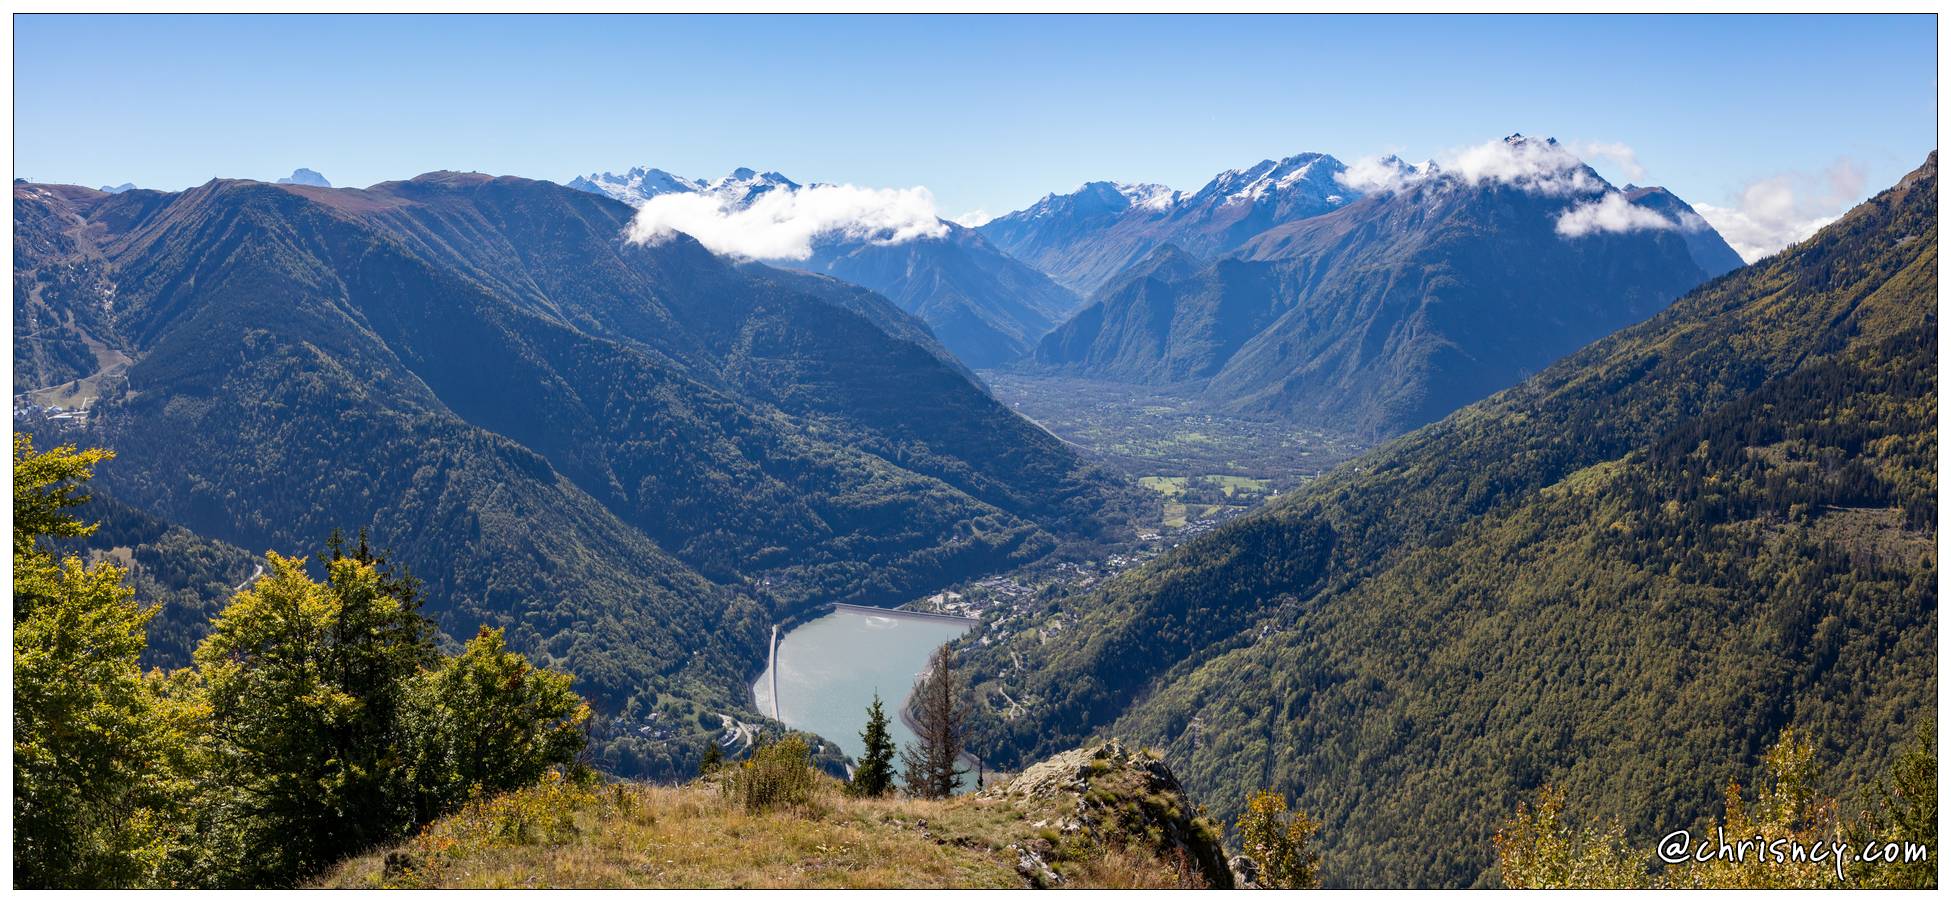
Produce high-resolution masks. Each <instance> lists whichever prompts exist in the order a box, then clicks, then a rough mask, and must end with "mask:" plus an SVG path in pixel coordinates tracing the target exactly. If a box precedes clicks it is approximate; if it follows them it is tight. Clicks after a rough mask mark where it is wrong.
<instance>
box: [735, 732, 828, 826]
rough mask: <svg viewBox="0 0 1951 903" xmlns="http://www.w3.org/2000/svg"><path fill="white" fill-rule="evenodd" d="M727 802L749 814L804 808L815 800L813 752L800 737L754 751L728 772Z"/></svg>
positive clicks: (788, 738) (795, 736)
mask: <svg viewBox="0 0 1951 903" xmlns="http://www.w3.org/2000/svg"><path fill="white" fill-rule="evenodd" d="M724 771H725V781H724V783H722V784H721V785H720V787H721V788H722V789H723V791H724V793H725V796H726V798H727V799H730V800H733V801H734V802H736V803H737V804H738V805H739V806H740V807H741V808H743V809H744V810H745V811H747V812H751V813H760V812H768V811H771V810H773V809H790V808H801V807H804V806H806V805H808V804H810V803H811V802H812V801H813V794H814V788H815V783H814V776H813V751H812V750H811V749H810V748H809V747H807V745H806V741H805V739H803V738H801V737H799V736H798V735H794V736H790V737H787V738H786V739H784V740H780V741H778V742H775V743H768V744H764V745H762V746H759V747H758V748H756V749H754V750H753V751H752V754H751V755H750V756H747V757H746V759H745V761H743V762H740V763H738V767H737V768H728V769H725V770H724Z"/></svg>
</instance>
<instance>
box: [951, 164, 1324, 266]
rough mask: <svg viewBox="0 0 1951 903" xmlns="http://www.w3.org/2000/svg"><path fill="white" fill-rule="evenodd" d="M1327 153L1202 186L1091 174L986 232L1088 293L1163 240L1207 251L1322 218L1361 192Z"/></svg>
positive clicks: (1198, 253)
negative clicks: (1092, 178) (1189, 188)
mask: <svg viewBox="0 0 1951 903" xmlns="http://www.w3.org/2000/svg"><path fill="white" fill-rule="evenodd" d="M1346 169H1347V167H1346V166H1344V165H1342V163H1341V161H1339V160H1336V159H1335V158H1333V157H1330V156H1328V155H1326V154H1316V153H1306V154H1297V155H1295V156H1292V157H1287V158H1285V159H1281V160H1262V161H1260V162H1259V163H1257V164H1254V165H1253V166H1249V167H1247V168H1245V169H1229V170H1227V171H1225V172H1223V173H1220V174H1219V175H1217V176H1214V177H1213V178H1212V180H1211V181H1209V182H1207V183H1206V184H1205V185H1204V186H1203V187H1201V188H1200V189H1199V190H1198V191H1194V192H1191V193H1184V192H1178V191H1174V190H1172V189H1170V188H1167V187H1165V186H1163V185H1152V184H1126V183H1119V182H1087V183H1085V184H1084V185H1083V186H1082V187H1080V188H1078V189H1077V190H1076V191H1074V192H1071V193H1070V194H1066V195H1056V194H1052V195H1048V196H1046V197H1044V198H1043V199H1042V200H1040V201H1038V202H1036V203H1035V204H1032V205H1031V206H1029V207H1027V208H1025V209H1023V210H1018V211H1016V212H1014V213H1009V214H1005V215H1003V216H999V217H996V218H995V219H993V220H990V221H989V222H987V223H984V224H983V225H982V226H981V227H979V230H978V231H980V232H981V233H982V234H983V236H984V237H985V238H988V239H989V240H990V241H992V242H994V243H995V244H996V246H997V247H999V248H1002V249H1003V250H1004V251H1007V252H1008V253H1009V254H1010V255H1012V256H1014V257H1016V258H1017V259H1019V260H1022V261H1024V262H1026V263H1028V264H1030V265H1031V266H1034V267H1036V268H1037V269H1040V270H1042V271H1043V272H1045V273H1048V274H1050V276H1051V278H1053V279H1055V280H1056V281H1057V282H1058V283H1059V284H1061V285H1063V286H1065V287H1066V288H1069V289H1071V290H1072V291H1075V292H1077V293H1078V294H1079V295H1082V296H1085V297H1090V296H1091V295H1092V294H1093V293H1095V292H1097V291H1098V290H1099V289H1102V288H1103V287H1104V286H1105V285H1106V284H1107V283H1110V282H1111V281H1113V280H1114V279H1115V278H1117V277H1118V276H1119V274H1121V273H1123V272H1124V271H1125V270H1127V269H1128V268H1130V267H1131V266H1133V265H1134V264H1137V263H1138V262H1139V261H1141V260H1143V259H1144V258H1145V257H1146V256H1147V255H1149V254H1151V253H1152V252H1153V251H1154V250H1155V249H1157V248H1158V247H1159V246H1161V245H1167V244H1170V245H1176V246H1178V248H1179V249H1180V250H1182V251H1185V252H1186V253H1189V254H1191V255H1193V256H1195V257H1198V258H1202V259H1209V258H1212V257H1215V256H1218V255H1220V254H1224V253H1226V252H1228V251H1231V250H1233V249H1234V248H1237V247H1239V246H1240V245H1241V244H1242V243H1244V242H1245V241H1246V240H1248V239H1250V238H1252V237H1253V236H1255V235H1258V234H1260V233H1261V232H1263V231H1265V230H1267V229H1269V228H1272V227H1274V226H1276V225H1279V224H1281V223H1288V222H1293V221H1295V220H1301V219H1306V218H1308V217H1312V216H1318V215H1320V214H1323V213H1326V212H1328V211H1330V210H1334V209H1336V208H1338V207H1341V206H1342V205H1344V204H1346V203H1348V202H1349V201H1351V200H1353V199H1354V198H1355V197H1356V196H1357V195H1358V194H1359V193H1360V192H1359V191H1357V190H1355V189H1353V188H1350V187H1348V186H1347V185H1345V184H1342V183H1341V182H1340V181H1338V180H1337V179H1336V176H1338V175H1340V174H1341V173H1342V172H1343V171H1345V170H1346Z"/></svg>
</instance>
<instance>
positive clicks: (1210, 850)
mask: <svg viewBox="0 0 1951 903" xmlns="http://www.w3.org/2000/svg"><path fill="white" fill-rule="evenodd" d="M981 796H983V797H986V798H990V799H1004V800H1011V801H1014V802H1017V803H1020V804H1025V805H1026V808H1030V809H1032V810H1034V811H1041V812H1047V813H1049V815H1047V816H1046V817H1044V818H1043V819H1041V820H1039V821H1037V822H1034V823H1033V824H1032V825H1031V827H1032V828H1036V829H1038V830H1039V832H1040V833H1039V834H1038V835H1037V836H1036V837H1034V838H1031V839H1029V840H1025V841H1022V842H1019V843H1017V844H1015V845H1013V846H1012V849H1013V850H1014V851H1015V852H1016V853H1017V871H1018V872H1019V873H1020V874H1021V875H1022V876H1023V878H1024V879H1025V880H1027V881H1029V882H1030V883H1031V884H1032V885H1034V886H1037V887H1055V886H1060V885H1062V884H1064V883H1065V882H1064V879H1063V875H1062V871H1061V869H1060V868H1058V867H1056V866H1054V865H1053V863H1054V862H1058V861H1061V860H1063V859H1074V858H1075V857H1076V855H1077V854H1076V852H1075V851H1076V850H1078V849H1080V848H1096V849H1100V850H1103V849H1115V848H1122V849H1134V848H1136V849H1142V850H1144V851H1146V852H1148V853H1149V854H1151V855H1155V856H1157V857H1159V858H1161V859H1162V860H1164V861H1167V862H1174V863H1178V864H1179V865H1180V867H1181V869H1182V870H1183V871H1185V872H1186V873H1187V877H1188V878H1189V879H1195V882H1196V883H1203V884H1204V885H1206V886H1208V887H1216V888H1232V887H1234V886H1235V882H1234V876H1233V870H1232V869H1231V868H1229V867H1228V861H1227V853H1226V848H1225V846H1224V844H1223V842H1222V840H1221V831H1220V826H1219V824H1218V823H1217V822H1215V821H1214V820H1213V819H1211V818H1209V817H1207V816H1206V815H1205V814H1204V813H1203V812H1202V811H1201V810H1200V809H1199V807H1198V806H1197V805H1196V804H1194V803H1193V802H1192V800H1191V799H1190V798H1189V797H1188V796H1187V795H1186V792H1185V788H1184V787H1183V786H1182V785H1181V784H1180V783H1179V779H1178V778H1177V777H1175V776H1174V775H1173V774H1172V770H1171V769H1170V768H1168V767H1166V765H1165V762H1164V761H1163V760H1162V759H1161V758H1160V757H1159V754H1158V753H1157V752H1156V751H1154V750H1150V749H1132V748H1129V747H1126V746H1125V745H1124V744H1123V743H1121V742H1119V741H1117V740H1110V741H1107V742H1104V743H1100V744H1096V745H1093V746H1087V747H1083V748H1080V749H1073V750H1069V751H1066V752H1062V753H1058V754H1057V755H1055V756H1052V757H1050V758H1048V759H1045V760H1043V761H1041V762H1038V763H1036V764H1035V765H1032V766H1030V767H1028V768H1026V769H1024V770H1023V772H1022V773H1021V774H1019V775H1017V776H1016V777H1015V778H1012V779H1011V780H1009V781H1008V782H1007V783H1002V784H998V785H995V786H992V787H990V788H988V789H986V790H984V791H983V792H982V794H981Z"/></svg>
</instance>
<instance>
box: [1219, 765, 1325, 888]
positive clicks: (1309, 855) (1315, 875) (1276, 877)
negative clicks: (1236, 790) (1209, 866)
mask: <svg viewBox="0 0 1951 903" xmlns="http://www.w3.org/2000/svg"><path fill="white" fill-rule="evenodd" d="M1233 828H1234V830H1235V831H1237V832H1238V833H1239V835H1240V851H1241V852H1243V853H1245V854H1246V855H1247V856H1248V857H1251V858H1252V859H1253V861H1254V863H1255V864H1257V865H1259V866H1260V883H1261V884H1262V885H1263V886H1265V887H1272V888H1283V889H1294V888H1307V887H1320V886H1321V877H1320V873H1321V854H1319V853H1317V852H1315V851H1314V849H1313V846H1312V844H1311V841H1312V840H1313V838H1314V833H1315V832H1316V831H1319V830H1320V829H1321V823H1320V822H1317V821H1315V820H1314V819H1312V818H1309V817H1308V816H1307V813H1305V812H1300V811H1295V812H1292V813H1289V812H1288V811H1287V798H1286V797H1284V796H1282V795H1280V794H1279V793H1277V792H1275V791H1272V790H1261V791H1259V792H1257V793H1255V794H1253V795H1252V796H1251V797H1248V798H1247V802H1246V811H1245V812H1242V813H1240V819H1239V821H1237V822H1235V823H1234V825H1233Z"/></svg>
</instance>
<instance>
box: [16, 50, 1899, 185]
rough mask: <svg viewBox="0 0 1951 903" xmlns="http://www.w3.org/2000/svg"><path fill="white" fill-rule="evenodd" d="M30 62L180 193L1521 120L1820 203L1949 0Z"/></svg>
mask: <svg viewBox="0 0 1951 903" xmlns="http://www.w3.org/2000/svg"><path fill="white" fill-rule="evenodd" d="M14 71H15V96H16V107H15V132H14V136H15V165H16V167H17V171H16V175H18V176H25V177H29V178H33V179H35V180H37V181H49V182H57V181H58V182H77V183H82V184H87V185H102V184H113V183H120V182H124V181H129V182H134V183H136V184H138V185H141V186H143V187H154V188H164V189H178V188H183V187H187V186H190V185H194V184H198V183H201V182H203V181H205V180H207V179H209V178H211V177H213V176H235V177H253V178H265V179H269V178H272V177H275V176H280V175H284V174H287V173H289V172H290V171H291V170H292V169H293V168H294V167H298V166H307V167H311V168H313V169H317V170H319V171H320V172H322V173H324V174H325V175H326V176H327V177H329V178H330V179H332V181H333V183H334V184H338V185H367V184H370V183H373V182H377V181H383V180H386V179H394V178H405V177H409V176H412V175H414V174H417V173H420V172H423V171H427V170H433V169H463V170H467V169H477V170H482V171H486V172H493V173H501V174H515V175H524V176H533V177H539V178H549V179H555V180H567V179H568V178H570V177H571V176H574V175H577V174H580V173H585V172H590V171H593V170H618V171H620V170H622V169H624V168H627V167H629V166H631V165H633V164H639V163H649V164H652V165H656V166H659V167H662V168H664V169H667V170H671V171H673V172H677V173H680V174H683V175H688V176H705V177H712V176H717V175H722V174H723V173H725V172H726V171H728V170H729V169H731V168H732V167H734V166H739V165H746V166H752V167H756V168H760V169H776V170H779V171H782V172H784V173H786V174H788V175H790V176H792V177H794V178H796V179H798V180H800V181H802V182H804V181H830V182H853V183H858V184H862V185H872V186H909V185H925V186H927V187H928V188H929V189H931V190H932V191H933V192H934V194H935V197H936V198H937V200H938V202H939V205H940V208H941V209H942V212H943V213H944V214H945V215H950V216H954V215H957V214H960V213H964V212H966V211H970V210H976V209H981V210H986V211H989V212H991V213H1000V212H1004V211H1007V210H1010V209H1015V208H1018V207H1022V206H1024V205H1026V204H1028V203H1030V202H1032V201H1034V200H1035V199H1036V198H1037V197H1039V196H1041V195H1043V194H1044V193H1046V192H1049V191H1053V190H1055V191H1065V190H1069V189H1071V188H1074V187H1075V186H1076V185H1077V184H1079V183H1080V182H1083V181H1085V180H1087V179H1116V180H1125V181H1152V182H1162V183H1165V184H1168V185H1171V186H1173V187H1177V188H1195V187H1197V186H1198V185H1199V184H1201V183H1203V182H1205V181H1206V180H1207V179H1209V178H1210V177H1211V176H1212V175H1213V174H1214V173H1215V172H1218V171H1220V170H1223V169H1227V168H1231V167H1239V166H1246V165H1250V164H1252V163H1254V162H1256V161H1258V160H1260V159H1262V158H1267V157H1279V156H1283V155H1287V154H1291V153H1296V152H1300V151H1306V150H1318V151H1325V152H1328V153H1332V154H1334V155H1336V156H1338V157H1341V158H1343V159H1355V158H1358V157H1361V156H1364V155H1372V154H1377V153H1384V152H1397V153H1400V154H1401V155H1402V156H1404V157H1407V158H1411V159H1422V158H1426V157H1432V156H1440V155H1441V154H1442V153H1443V152H1444V151H1446V150H1448V149H1453V148H1457V147H1461V146H1465V145H1470V144H1475V143H1479V142H1482V141H1484V140H1487V139H1491V138H1497V137H1501V136H1503V135H1505V134H1508V133H1510V132H1512V131H1521V132H1524V133H1526V134H1545V135H1553V136H1556V137H1558V138H1559V139H1560V140H1562V141H1566V142H1606V143H1623V144H1624V145H1626V146H1628V147H1630V148H1631V150H1632V151H1633V152H1634V154H1635V157H1636V159H1637V162H1638V164H1639V165H1640V166H1641V167H1643V176H1642V181H1643V183H1657V184H1664V185H1666V186H1668V187H1670V188H1672V189H1673V190H1674V191H1675V192H1676V193H1678V194H1680V195H1681V196H1682V197H1683V198H1686V199H1688V200H1690V201H1693V202H1695V203H1696V204H1703V203H1704V204H1709V205H1719V206H1722V207H1727V208H1730V209H1731V208H1736V207H1739V206H1740V205H1741V204H1742V203H1743V197H1744V194H1743V193H1744V190H1746V189H1749V188H1751V187H1752V186H1753V185H1754V184H1755V183H1757V182H1760V181H1763V180H1769V179H1775V180H1780V181H1782V182H1783V184H1788V183H1789V182H1793V184H1795V185H1796V186H1799V188H1798V189H1797V190H1799V191H1800V195H1799V196H1797V197H1796V198H1795V199H1794V200H1793V203H1794V204H1796V205H1800V206H1802V207H1808V206H1809V205H1812V204H1816V202H1817V201H1826V202H1828V203H1830V204H1831V205H1832V206H1833V205H1841V204H1845V203H1849V202H1853V201H1855V200H1858V199H1860V198H1861V197H1862V196H1867V195H1868V194H1870V193H1872V192H1874V191H1875V190H1877V189H1879V188H1881V187H1883V186H1885V185H1887V184H1889V183H1890V182H1892V181H1894V180H1895V179H1896V178H1897V177H1898V176H1900V175H1901V174H1902V173H1904V172H1906V171H1908V170H1909V169H1910V168H1912V167H1914V166H1916V165H1917V164H1918V163H1919V162H1921V161H1922V159H1923V157H1924V155H1925V154H1926V153H1928V152H1929V151H1930V150H1931V149H1932V148H1933V147H1935V145H1936V140H1937V139H1936V131H1937V123H1936V96H1935V95H1936V89H1937V85H1936V20H1935V18H1934V17H1930V16H1909V17H1858V18H1850V17H1841V18H1814V17H1766V18H1753V17H1739V16H1680V17H1630V18H1612V17H1590V16H1573V17H1552V18H1531V17H1515V16H1491V17H1481V18H1469V17H1461V18H1446V17H1375V18H1369V17H1273V18H1264V17H1246V16H1225V17H1210V18H1196V17H1194V18H1187V17H1128V18H1124V17H1121V18H1107V17H1038V18H1025V17H1011V18H931V17H912V18H909V17H822V18H795V17H727V18H710V17H705V18H671V17H656V18H651V17H645V18H607V17H579V16H578V17H493V16H490V17H415V16H380V17H329V16H328V17H310V16H264V17H219V16H186V17H149V16H124V17H48V16H18V17H16V19H15V70H14ZM1592 162H1593V163H1594V164H1595V165H1596V166H1597V167H1598V168H1599V170H1600V171H1601V172H1602V173H1604V174H1605V175H1606V176H1608V177H1609V178H1613V179H1614V180H1615V181H1621V182H1623V181H1626V180H1627V177H1628V175H1629V173H1627V172H1625V171H1624V169H1623V168H1622V167H1621V166H1620V165H1618V164H1617V163H1615V162H1612V161H1608V160H1603V159H1594V160H1593V161H1592ZM1839 166H1841V167H1842V170H1840V173H1841V174H1840V175H1839V174H1838V173H1839V170H1838V167H1839ZM1852 184H1855V187H1854V190H1853V191H1844V190H1843V189H1850V188H1851V187H1852ZM1750 193H1751V192H1750ZM1849 193H1853V194H1855V195H1856V196H1855V197H1850V198H1848V199H1847V200H1846V201H1845V200H1837V199H1836V197H1840V196H1841V194H1849ZM1818 195H1822V196H1823V197H1817V196H1818ZM1832 195H1833V196H1835V197H1829V196H1832ZM1773 201H1774V202H1779V201H1780V198H1778V197H1777V198H1774V199H1773ZM1751 203H1753V204H1757V205H1761V206H1766V205H1767V204H1768V203H1770V201H1769V199H1766V198H1764V199H1762V200H1761V201H1752V200H1751ZM1804 212H1809V211H1804ZM1710 218H1711V217H1710Z"/></svg>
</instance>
